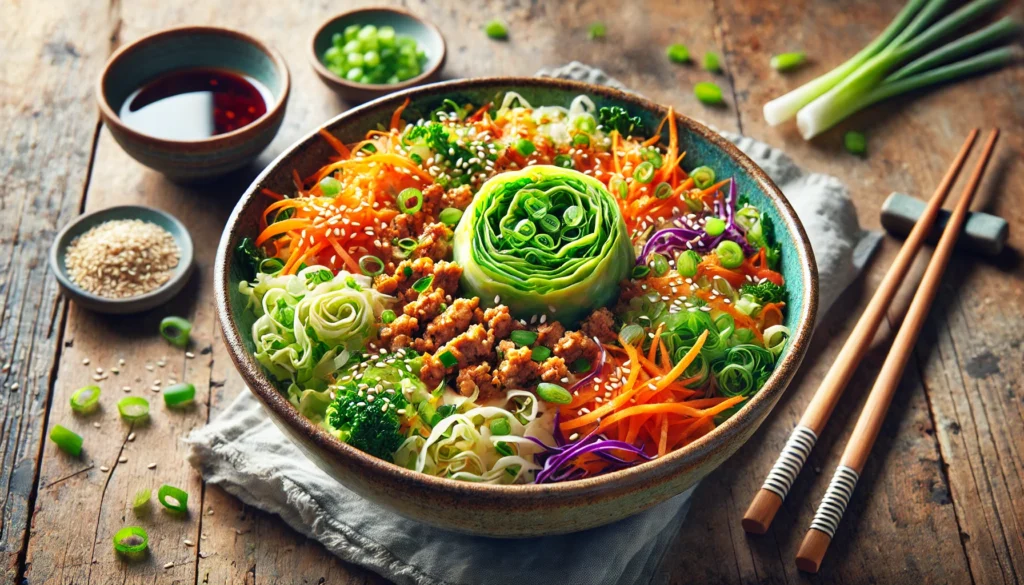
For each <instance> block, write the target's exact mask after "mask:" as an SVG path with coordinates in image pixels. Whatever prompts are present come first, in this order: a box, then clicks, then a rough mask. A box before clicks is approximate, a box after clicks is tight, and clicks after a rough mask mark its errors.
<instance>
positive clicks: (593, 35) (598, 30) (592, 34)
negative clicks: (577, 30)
mask: <svg viewBox="0 0 1024 585" xmlns="http://www.w3.org/2000/svg"><path fill="white" fill-rule="evenodd" d="M607 34H608V27H607V26H605V24H604V23H603V22H595V23H594V24H592V25H590V28H588V29H587V37H589V38H590V40H595V39H603V38H604V37H605V36H606V35H607Z"/></svg>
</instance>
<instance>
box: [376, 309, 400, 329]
mask: <svg viewBox="0 0 1024 585" xmlns="http://www.w3.org/2000/svg"><path fill="white" fill-rule="evenodd" d="M397 318H398V315H396V314H395V312H394V311H392V310H391V309H384V312H383V313H381V314H380V320H381V322H382V323H384V324H385V325H387V324H389V323H394V322H395V319H397Z"/></svg>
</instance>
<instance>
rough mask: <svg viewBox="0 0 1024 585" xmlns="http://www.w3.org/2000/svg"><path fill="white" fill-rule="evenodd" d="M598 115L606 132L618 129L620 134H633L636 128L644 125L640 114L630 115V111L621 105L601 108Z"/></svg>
mask: <svg viewBox="0 0 1024 585" xmlns="http://www.w3.org/2000/svg"><path fill="white" fill-rule="evenodd" d="M597 117H598V120H600V122H601V126H603V127H604V131H605V132H606V133H611V131H612V130H618V131H619V134H622V135H623V136H630V135H632V134H633V131H634V130H640V128H642V127H643V125H644V123H643V120H641V119H640V116H630V115H629V112H627V111H626V109H625V108H623V107H621V106H611V107H606V108H601V109H600V110H598V112H597Z"/></svg>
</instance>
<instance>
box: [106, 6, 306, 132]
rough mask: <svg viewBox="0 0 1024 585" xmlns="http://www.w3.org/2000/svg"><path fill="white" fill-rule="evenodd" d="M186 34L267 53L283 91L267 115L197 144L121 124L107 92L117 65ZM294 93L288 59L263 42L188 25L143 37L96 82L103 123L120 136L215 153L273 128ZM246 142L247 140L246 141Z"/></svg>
mask: <svg viewBox="0 0 1024 585" xmlns="http://www.w3.org/2000/svg"><path fill="white" fill-rule="evenodd" d="M185 34H193V35H194V34H206V35H211V36H226V37H234V38H236V39H239V40H242V41H244V42H246V43H248V44H250V45H252V46H254V47H256V48H257V49H259V50H260V51H261V52H263V54H264V55H266V56H267V58H269V59H270V61H271V62H272V63H273V64H274V67H275V68H276V69H277V71H278V73H279V74H280V75H281V91H280V93H279V95H277V96H276V99H275V100H274V103H273V104H272V105H270V106H268V107H267V111H266V112H265V113H264V114H263V115H262V116H260V117H259V118H257V119H256V120H254V121H252V122H250V123H249V124H247V125H245V126H242V127H241V128H238V129H235V130H232V131H231V132H225V133H224V134H217V135H215V136H211V137H209V138H199V139H194V140H171V139H167V138H158V137H156V136H151V135H149V134H145V133H143V132H139V131H138V130H135V129H133V128H131V127H130V126H128V125H127V124H125V123H124V122H122V121H121V117H120V116H119V115H118V114H117V112H115V111H114V108H112V107H111V106H110V101H109V100H108V99H107V92H106V89H105V85H106V81H107V79H108V78H109V76H110V72H111V70H112V69H113V67H114V65H115V64H117V63H118V61H120V60H121V59H123V58H124V56H125V55H127V54H129V53H130V52H132V51H134V50H136V49H138V48H140V47H143V46H145V45H148V44H151V43H155V42H158V41H163V40H167V39H168V38H173V37H177V36H180V35H185ZM290 92H291V73H290V72H289V71H288V64H287V63H285V60H284V57H282V56H281V54H280V53H279V52H277V50H276V49H274V48H273V47H271V46H270V45H268V44H266V43H264V42H263V41H261V40H259V39H257V38H256V37H253V36H252V35H249V34H246V33H244V32H241V31H238V30H235V29H232V28H227V27H223V26H203V25H185V26H175V27H171V28H165V29H160V30H157V31H154V32H151V33H149V34H146V35H143V36H142V37H139V38H138V39H135V40H134V41H132V42H130V43H128V44H127V45H124V46H123V47H121V48H119V49H118V50H116V51H114V53H113V54H112V55H111V56H110V58H109V59H107V62H106V64H104V65H103V70H102V71H101V72H100V74H99V76H98V77H97V78H96V102H97V104H98V105H99V108H100V114H101V115H102V116H103V122H104V123H105V124H107V125H108V126H112V127H113V128H114V129H115V130H117V132H118V133H120V134H122V135H127V136H129V137H131V138H132V139H133V140H136V141H139V142H145V143H148V144H150V145H152V146H155V147H157V148H175V147H180V146H191V147H195V146H203V147H209V149H211V150H215V149H217V148H218V147H221V146H224V145H227V144H229V143H232V142H234V141H236V140H237V139H239V138H243V139H244V138H251V136H248V135H250V134H252V135H256V134H259V133H261V132H262V131H263V130H264V129H265V128H266V126H267V125H269V124H273V123H274V122H273V121H274V120H275V119H276V118H278V117H280V116H281V115H282V114H283V113H284V108H285V104H287V103H288V95H289V94H290ZM243 141H244V140H243Z"/></svg>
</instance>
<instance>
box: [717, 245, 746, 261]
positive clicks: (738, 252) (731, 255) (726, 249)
mask: <svg viewBox="0 0 1024 585" xmlns="http://www.w3.org/2000/svg"><path fill="white" fill-rule="evenodd" d="M715 254H717V255H718V261H719V262H721V263H722V266H724V267H726V268H739V267H740V265H741V264H743V248H740V245H739V244H737V243H736V242H734V241H732V240H723V241H721V242H719V244H718V247H717V248H715Z"/></svg>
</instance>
